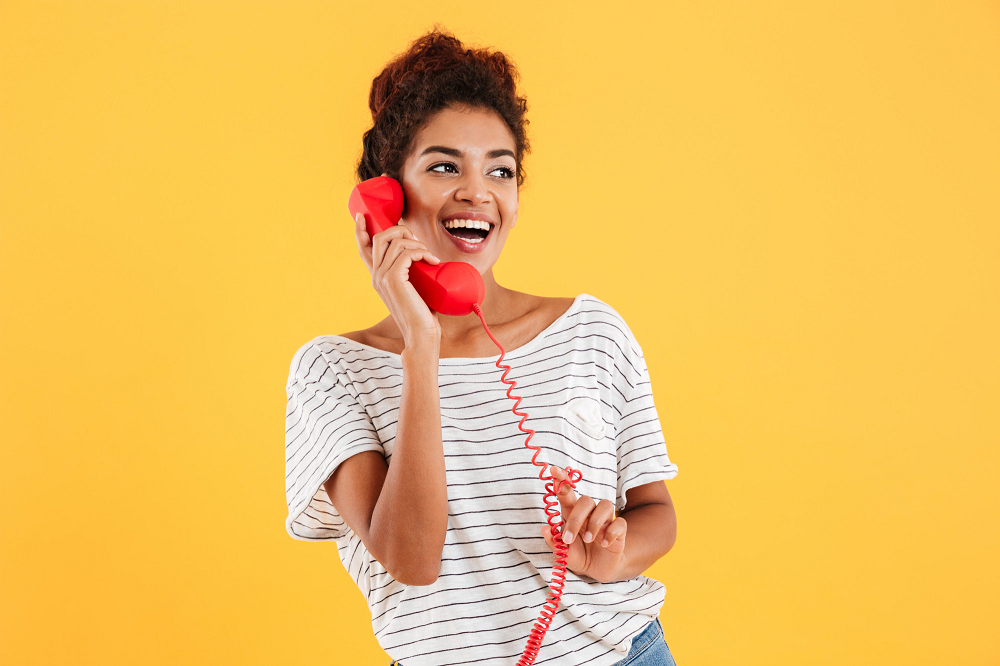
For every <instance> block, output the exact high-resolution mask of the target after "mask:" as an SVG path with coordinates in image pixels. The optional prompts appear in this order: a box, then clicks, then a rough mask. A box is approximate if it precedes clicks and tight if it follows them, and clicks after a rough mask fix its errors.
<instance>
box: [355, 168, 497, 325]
mask: <svg viewBox="0 0 1000 666" xmlns="http://www.w3.org/2000/svg"><path fill="white" fill-rule="evenodd" d="M347 208H348V210H350V211H351V217H352V218H356V217H357V215H358V213H363V214H364V216H365V226H366V227H367V229H368V235H369V236H372V237H374V236H375V234H377V233H380V232H382V231H385V230H386V229H388V228H389V227H392V226H395V225H396V224H398V223H399V218H400V217H402V215H403V188H402V186H400V184H399V181H397V180H396V179H395V178H390V177H388V176H378V177H376V178H369V179H368V180H365V181H362V182H361V183H359V184H358V185H357V186H356V187H355V188H354V190H353V191H352V192H351V198H350V199H349V200H348V202H347ZM410 284H412V285H413V288H414V289H416V290H417V293H418V294H420V297H421V298H422V299H424V303H426V304H427V307H429V308H430V309H431V310H434V311H435V312H439V313H441V314H445V315H452V316H459V317H460V316H464V315H467V314H472V312H473V306H474V305H482V304H483V297H484V296H485V295H486V289H485V288H484V286H483V278H482V276H481V275H480V274H479V271H478V270H476V268H475V267H474V266H473V265H472V264H467V263H465V262H464V261H445V262H442V263H440V264H437V265H432V264H428V263H427V262H426V261H415V262H413V263H412V264H410Z"/></svg>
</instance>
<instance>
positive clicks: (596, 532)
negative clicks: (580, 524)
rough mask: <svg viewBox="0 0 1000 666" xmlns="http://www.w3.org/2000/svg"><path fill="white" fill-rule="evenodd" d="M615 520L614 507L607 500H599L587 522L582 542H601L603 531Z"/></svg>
mask: <svg viewBox="0 0 1000 666" xmlns="http://www.w3.org/2000/svg"><path fill="white" fill-rule="evenodd" d="M614 519H615V505H614V504H612V503H611V502H610V501H608V500H606V499H605V500H601V501H600V502H598V503H597V508H595V509H594V511H593V512H592V513H591V514H590V520H589V521H588V522H587V527H586V530H585V531H584V534H583V540H584V541H585V542H586V543H590V542H592V541H595V540H596V541H597V543H600V542H601V539H602V538H603V537H604V531H605V530H606V529H607V528H608V526H609V525H610V524H611V521H613V520H614Z"/></svg>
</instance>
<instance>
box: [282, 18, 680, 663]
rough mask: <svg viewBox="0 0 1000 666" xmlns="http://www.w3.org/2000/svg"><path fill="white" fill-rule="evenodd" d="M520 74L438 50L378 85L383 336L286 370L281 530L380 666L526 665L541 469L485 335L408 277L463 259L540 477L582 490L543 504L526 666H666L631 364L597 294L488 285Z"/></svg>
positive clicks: (435, 41)
mask: <svg viewBox="0 0 1000 666" xmlns="http://www.w3.org/2000/svg"><path fill="white" fill-rule="evenodd" d="M515 77H516V73H515V69H514V66H513V64H512V63H511V62H510V61H509V60H508V59H507V58H506V57H505V56H504V55H503V54H501V53H497V52H490V51H488V50H485V49H482V50H467V49H466V48H465V47H464V46H463V45H462V44H461V42H459V41H458V40H457V39H455V38H454V37H453V36H451V35H449V34H446V33H442V32H440V31H438V30H435V31H433V32H431V33H428V34H427V35H424V36H423V37H421V38H420V39H418V40H417V41H415V42H414V43H413V44H412V45H411V46H410V49H409V50H408V51H407V52H406V53H404V54H402V55H401V56H399V57H398V58H396V59H395V60H394V61H393V62H391V63H390V64H389V65H388V66H387V67H386V68H385V70H384V71H383V72H382V73H381V74H380V75H379V76H378V77H377V78H376V79H375V80H374V82H373V84H372V89H371V94H370V97H369V107H370V108H371V112H372V120H373V127H372V128H371V130H369V131H368V132H367V133H366V134H365V137H364V152H363V155H362V158H361V162H360V164H359V166H358V177H359V179H361V180H365V179H368V178H372V177H375V176H378V175H380V174H385V175H389V176H392V177H393V178H396V179H397V180H399V181H400V183H401V184H402V187H403V192H404V196H405V208H404V211H403V219H402V221H401V222H400V224H399V225H397V226H396V227H393V228H390V229H388V230H386V231H383V232H381V233H378V234H376V235H375V237H374V238H372V237H369V235H368V233H367V231H366V230H365V225H364V220H363V218H362V217H361V216H359V217H358V219H357V220H355V234H356V238H357V242H358V249H359V253H360V255H361V258H362V259H363V260H364V263H365V265H366V266H367V267H368V270H369V271H370V272H371V275H372V286H373V287H374V288H375V291H376V292H377V293H378V295H379V296H380V297H381V299H382V301H383V302H384V303H385V305H386V307H387V308H388V310H389V316H388V317H386V318H385V319H383V320H382V321H380V322H378V323H377V324H375V325H374V326H372V327H371V328H367V329H364V330H361V331H353V332H350V333H344V334H343V335H323V336H320V337H317V338H315V339H313V340H311V341H310V342H309V343H307V344H305V345H304V346H303V347H301V348H300V349H299V350H298V351H297V352H296V354H295V356H294V358H293V359H292V363H291V367H290V370H289V378H288V384H287V397H288V411H287V422H286V443H285V453H286V477H285V482H286V491H287V498H288V506H289V515H288V519H287V522H286V527H287V529H288V532H289V534H290V535H291V536H293V537H295V538H299V539H306V540H323V539H332V540H334V541H335V542H336V543H337V547H338V550H339V554H340V559H341V561H342V562H343V564H344V567H345V568H346V569H347V571H348V572H349V573H350V575H351V577H352V578H353V579H354V581H355V583H356V584H357V585H358V588H359V589H360V590H361V592H362V593H363V594H364V595H365V598H366V600H367V602H368V605H369V608H370V610H371V613H372V627H373V629H374V631H375V635H376V637H377V639H378V641H379V644H380V645H381V646H382V648H383V649H385V651H386V652H387V653H389V655H390V656H392V657H393V658H394V659H395V660H399V662H394V663H402V664H405V666H421V665H423V664H427V665H433V666H445V665H449V664H452V665H458V664H477V665H479V664H496V665H498V666H499V665H501V664H503V665H505V666H506V665H509V664H514V663H515V661H517V659H518V657H519V656H520V655H521V654H522V651H523V649H524V646H525V643H526V641H527V638H528V636H529V633H530V631H531V629H532V626H533V625H534V622H535V620H536V618H537V617H538V613H539V611H540V610H541V609H542V607H543V604H544V603H545V600H546V593H547V590H548V582H549V581H550V579H551V574H552V568H553V549H554V548H555V544H554V541H553V535H552V533H551V530H550V528H549V526H548V524H547V523H546V516H545V513H544V511H543V508H544V507H543V503H542V495H543V494H544V484H543V482H542V481H540V480H539V478H538V471H539V469H540V468H539V467H536V466H534V465H533V464H532V462H531V454H532V451H531V450H529V449H527V448H525V446H524V441H525V437H526V436H525V434H524V433H523V432H521V431H520V430H519V429H518V427H517V424H518V422H519V421H520V417H518V416H516V415H514V414H513V412H512V411H511V407H512V406H513V401H512V400H510V399H508V398H507V397H506V390H507V386H506V385H504V384H502V383H501V382H500V376H501V371H500V370H498V369H497V367H496V366H495V362H496V360H497V359H498V358H499V354H498V350H497V349H496V347H495V346H494V344H493V342H492V341H491V340H490V339H489V337H488V336H487V334H486V332H485V330H484V329H483V327H482V325H481V323H480V321H479V319H478V318H477V317H476V315H474V314H470V315H468V316H465V317H452V316H445V315H440V314H437V313H434V312H431V311H430V310H429V309H428V307H427V306H426V305H425V304H424V302H423V300H422V299H421V298H420V296H418V294H417V292H416V291H415V290H414V289H413V286H412V285H411V284H410V283H409V281H408V279H407V276H408V270H409V266H410V264H411V263H413V262H414V261H420V260H423V261H427V262H429V263H437V262H443V261H464V262H467V263H469V264H472V265H473V266H474V267H475V268H476V269H478V271H479V272H480V274H481V275H482V278H483V282H484V285H485V289H486V293H485V298H484V300H483V303H482V310H483V312H484V313H485V317H486V320H487V323H488V325H489V327H490V330H491V331H492V333H493V335H494V336H496V338H497V339H498V340H499V341H500V342H501V344H503V345H504V348H505V349H506V351H507V353H506V355H505V357H504V362H505V363H506V364H509V365H511V366H512V367H513V369H512V371H511V373H510V374H509V375H508V376H509V377H510V378H512V379H513V380H515V381H516V382H517V387H516V388H515V389H514V391H513V393H514V394H515V395H520V396H522V397H523V401H522V403H521V405H520V407H519V411H522V412H527V413H528V415H529V416H528V420H527V421H526V422H525V424H524V425H525V427H526V428H531V429H533V430H535V433H536V434H535V435H534V437H533V438H532V441H531V443H532V444H533V445H537V446H540V447H541V448H542V452H541V454H540V455H539V460H541V461H544V462H545V463H548V464H551V465H552V466H551V467H550V468H549V471H550V472H551V474H552V475H553V476H554V477H555V478H556V479H563V478H566V472H565V471H564V470H565V468H567V467H569V468H573V469H577V470H580V471H581V472H582V475H583V478H582V480H581V481H579V482H578V483H577V488H576V490H575V491H574V490H573V489H572V488H570V487H568V486H567V487H566V488H565V489H564V490H563V492H562V493H561V494H560V495H559V498H558V499H559V504H560V508H561V510H562V516H563V519H564V520H565V521H566V524H565V526H564V528H563V538H564V540H565V541H566V543H567V544H568V545H569V553H568V563H567V568H568V571H567V572H566V574H567V579H566V585H565V590H564V592H563V596H562V600H561V602H560V605H559V609H558V612H557V613H556V615H555V617H554V619H553V621H552V624H551V626H550V628H549V631H548V633H547V634H546V635H545V638H544V640H543V642H542V647H541V650H540V652H539V654H538V656H537V659H536V661H535V663H538V664H546V665H547V666H571V665H572V666H577V665H579V664H590V665H593V666H604V665H608V666H610V665H612V664H628V665H630V666H641V665H646V664H650V665H651V664H657V665H659V664H673V663H674V662H673V659H672V658H671V656H670V652H669V650H668V649H667V645H666V643H665V641H664V637H663V629H662V626H661V625H660V622H659V619H658V614H659V610H660V608H661V607H662V605H663V602H664V595H665V589H664V587H663V585H662V584H661V583H660V582H658V581H656V580H653V579H650V578H647V577H645V576H643V575H642V572H643V571H645V570H646V569H647V568H648V567H649V566H650V565H652V564H653V563H654V562H656V560H657V559H659V558H660V557H662V556H663V555H664V554H666V553H667V551H669V550H670V548H671V547H672V546H673V544H674V540H675V538H676V518H675V515H674V508H673V504H672V502H671V499H670V494H669V493H668V492H667V488H666V485H665V484H664V483H663V481H664V480H666V479H671V478H673V477H674V476H675V475H676V474H677V467H676V465H674V464H672V463H671V462H670V460H669V458H668V457H667V449H666V445H665V443H664V440H663V434H662V432H661V429H660V423H659V419H658V416H657V412H656V408H655V407H654V404H653V396H652V394H651V391H650V383H649V376H648V373H647V369H646V364H645V361H644V359H643V356H642V351H641V348H640V347H639V344H638V343H637V342H636V340H635V338H634V336H633V335H632V332H631V331H630V330H629V328H628V326H627V325H626V324H625V322H624V321H623V320H622V318H621V317H620V316H619V314H618V313H617V312H616V311H615V310H614V309H612V308H611V307H610V306H608V305H607V304H605V303H603V302H602V301H600V300H598V299H597V298H594V297H593V296H589V295H587V294H580V295H579V296H577V297H576V298H548V297H542V296H534V295H531V294H525V293H520V292H517V291H513V290H511V289H507V288H505V287H502V286H501V285H499V284H498V283H497V281H496V279H495V278H494V276H493V265H494V264H496V262H497V260H498V259H499V257H500V252H501V250H503V247H504V244H505V242H506V241H507V237H508V235H509V234H510V232H511V230H512V229H513V228H514V226H515V224H516V222H517V212H518V192H519V188H520V186H521V184H522V182H523V178H524V171H523V169H522V166H521V161H522V159H523V157H524V155H525V153H527V151H528V141H527V138H526V135H525V125H526V124H527V120H526V119H525V111H526V109H527V104H526V101H525V99H524V98H523V97H520V96H518V95H517V92H516V88H515ZM345 198H346V193H345ZM566 223H567V222H566V221H563V224H566Z"/></svg>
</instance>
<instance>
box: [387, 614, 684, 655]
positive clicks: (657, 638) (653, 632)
mask: <svg viewBox="0 0 1000 666" xmlns="http://www.w3.org/2000/svg"><path fill="white" fill-rule="evenodd" d="M391 666H403V662H401V661H393V662H392V664H391ZM615 666H677V664H676V663H675V662H674V657H673V655H672V654H670V648H668V647H667V643H666V640H665V639H664V638H663V625H662V624H660V618H656V619H655V620H653V621H652V622H650V623H649V626H647V627H646V628H645V629H643V630H642V631H641V632H639V635H638V636H636V637H635V638H633V639H632V649H631V650H629V651H628V654H627V655H626V656H625V658H624V659H622V660H621V661H619V662H615Z"/></svg>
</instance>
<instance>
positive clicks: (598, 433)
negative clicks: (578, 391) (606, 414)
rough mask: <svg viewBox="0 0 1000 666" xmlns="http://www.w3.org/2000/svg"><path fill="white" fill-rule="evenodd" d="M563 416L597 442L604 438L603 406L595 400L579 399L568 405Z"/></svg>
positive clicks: (574, 399) (571, 401)
mask: <svg viewBox="0 0 1000 666" xmlns="http://www.w3.org/2000/svg"><path fill="white" fill-rule="evenodd" d="M563 415H564V416H565V417H566V419H567V420H569V422H570V423H572V424H573V425H574V426H576V427H577V428H579V429H580V430H582V431H583V432H584V433H585V434H586V435H587V436H588V437H591V438H593V439H596V440H601V439H603V438H604V433H605V425H604V419H603V418H601V405H600V403H598V402H597V401H596V400H594V399H593V398H587V397H582V396H581V397H577V398H573V399H572V400H570V401H569V402H568V403H566V406H565V407H564V408H563Z"/></svg>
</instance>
